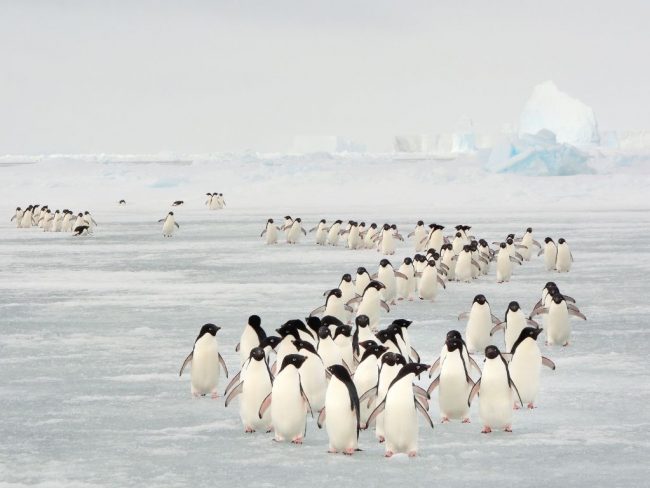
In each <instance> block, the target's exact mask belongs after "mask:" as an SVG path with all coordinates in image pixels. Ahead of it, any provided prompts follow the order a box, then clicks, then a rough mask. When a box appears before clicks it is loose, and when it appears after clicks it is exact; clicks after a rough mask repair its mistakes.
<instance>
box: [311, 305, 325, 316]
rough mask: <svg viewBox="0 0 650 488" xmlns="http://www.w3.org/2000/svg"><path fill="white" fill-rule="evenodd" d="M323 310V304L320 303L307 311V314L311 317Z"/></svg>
mask: <svg viewBox="0 0 650 488" xmlns="http://www.w3.org/2000/svg"><path fill="white" fill-rule="evenodd" d="M324 311H325V305H321V306H320V307H318V308H315V309H314V310H312V311H311V312H309V316H310V317H313V316H314V315H318V314H319V313H323V312H324Z"/></svg>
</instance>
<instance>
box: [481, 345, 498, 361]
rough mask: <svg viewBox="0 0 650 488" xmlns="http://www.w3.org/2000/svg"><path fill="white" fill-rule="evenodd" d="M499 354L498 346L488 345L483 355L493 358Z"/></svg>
mask: <svg viewBox="0 0 650 488" xmlns="http://www.w3.org/2000/svg"><path fill="white" fill-rule="evenodd" d="M500 355H501V353H500V352H499V348H498V347H497V346H488V347H486V348H485V357H486V358H488V359H494V358H497V357H499V356H500Z"/></svg>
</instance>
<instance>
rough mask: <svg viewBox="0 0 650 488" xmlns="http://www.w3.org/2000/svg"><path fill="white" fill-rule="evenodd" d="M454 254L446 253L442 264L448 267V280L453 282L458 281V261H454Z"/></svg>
mask: <svg viewBox="0 0 650 488" xmlns="http://www.w3.org/2000/svg"><path fill="white" fill-rule="evenodd" d="M453 257H454V256H453V253H451V252H446V253H445V256H444V257H443V258H442V264H444V265H445V266H447V268H448V270H447V280H448V281H453V280H455V279H456V261H452V258H453Z"/></svg>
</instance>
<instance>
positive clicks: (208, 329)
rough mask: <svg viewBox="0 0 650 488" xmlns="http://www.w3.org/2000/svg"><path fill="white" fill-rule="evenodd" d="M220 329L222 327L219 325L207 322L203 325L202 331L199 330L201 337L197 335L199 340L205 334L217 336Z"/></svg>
mask: <svg viewBox="0 0 650 488" xmlns="http://www.w3.org/2000/svg"><path fill="white" fill-rule="evenodd" d="M219 329H221V327H219V326H218V325H214V324H205V325H204V326H203V327H201V331H200V332H199V337H197V340H198V339H200V338H201V337H202V336H203V335H205V334H210V335H211V336H216V335H217V332H218V331H219Z"/></svg>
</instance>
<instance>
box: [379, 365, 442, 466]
mask: <svg viewBox="0 0 650 488" xmlns="http://www.w3.org/2000/svg"><path fill="white" fill-rule="evenodd" d="M428 368H429V366H428V365H426V364H421V363H409V364H407V365H405V366H402V369H400V371H399V373H397V375H396V376H395V379H394V380H393V381H392V382H391V384H390V386H389V387H388V391H387V392H386V397H385V398H384V400H383V401H382V402H381V403H380V404H379V405H377V407H376V408H375V409H374V410H373V412H372V413H371V414H370V417H369V418H368V424H370V423H371V422H372V421H374V419H375V418H376V417H377V415H379V414H380V413H382V412H383V413H384V434H385V437H386V442H385V444H386V450H385V454H384V455H385V457H391V456H393V455H394V454H395V453H407V454H408V456H409V457H415V456H417V451H418V437H419V433H418V419H417V411H418V410H419V411H420V413H422V415H423V416H424V418H425V419H426V421H427V423H428V424H429V425H430V426H431V428H433V421H432V420H431V417H429V414H428V412H427V410H426V408H425V407H424V406H423V405H422V404H421V403H420V400H419V399H418V398H417V397H416V395H415V393H414V392H413V381H414V379H415V377H416V376H419V375H420V374H421V373H423V372H425V371H426V370H427V369H428Z"/></svg>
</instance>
